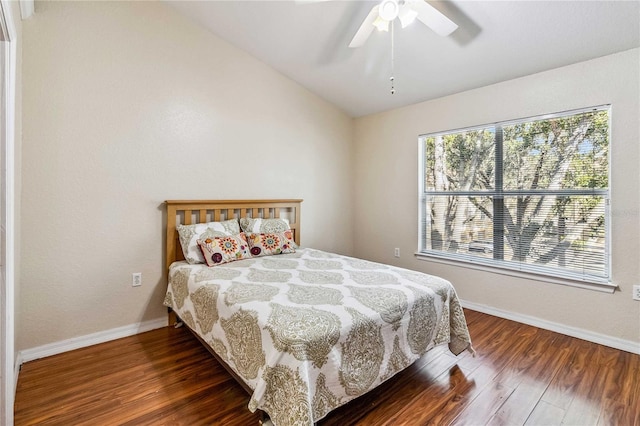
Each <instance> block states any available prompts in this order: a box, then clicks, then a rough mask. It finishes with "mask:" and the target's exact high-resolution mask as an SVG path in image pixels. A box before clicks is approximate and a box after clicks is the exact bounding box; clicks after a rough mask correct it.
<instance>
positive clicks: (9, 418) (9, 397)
mask: <svg viewBox="0 0 640 426" xmlns="http://www.w3.org/2000/svg"><path fill="white" fill-rule="evenodd" d="M0 42H1V43H2V46H0V54H1V55H2V56H1V57H0V62H1V63H0V66H1V67H2V74H1V75H2V82H1V83H0V84H2V85H3V90H2V96H1V97H2V99H1V104H0V123H1V124H2V131H1V132H0V133H1V134H0V154H1V155H0V158H1V159H2V165H1V167H0V170H1V171H0V180H1V181H2V184H0V197H2V203H1V204H0V208H1V209H2V211H0V226H2V227H3V228H4V232H5V238H4V247H2V250H1V254H0V257H1V258H0V264H1V265H3V268H0V269H3V272H4V274H3V275H4V277H3V278H4V280H3V281H4V282H3V283H2V284H3V285H1V286H0V316H1V322H2V324H1V327H0V338H1V343H2V345H1V348H0V364H1V365H0V369H1V371H0V377H1V379H0V398H1V399H2V402H1V403H0V423H3V424H5V425H13V404H14V400H15V391H16V383H17V380H16V366H15V358H16V354H15V321H14V314H15V216H14V215H15V127H14V126H15V108H16V102H15V100H16V99H15V97H16V84H15V82H16V59H17V58H16V32H15V26H14V23H13V17H12V12H11V5H10V4H9V2H8V1H7V0H0ZM0 244H1V242H0ZM0 282H2V280H1V279H0Z"/></svg>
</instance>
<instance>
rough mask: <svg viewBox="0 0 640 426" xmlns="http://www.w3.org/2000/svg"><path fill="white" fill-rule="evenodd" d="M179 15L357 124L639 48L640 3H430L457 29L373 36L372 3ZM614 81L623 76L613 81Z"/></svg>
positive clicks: (229, 7) (258, 5) (203, 4)
mask: <svg viewBox="0 0 640 426" xmlns="http://www.w3.org/2000/svg"><path fill="white" fill-rule="evenodd" d="M169 3H170V4H171V5H172V6H173V7H175V8H176V9H177V10H178V11H180V12H181V13H183V14H184V15H186V16H187V17H189V18H191V19H193V20H194V21H196V22H198V23H200V24H202V25H203V26H205V27H206V28H208V29H209V30H210V31H211V32H212V33H214V34H216V35H217V36H219V37H221V38H223V39H225V40H227V41H228V42H230V43H231V44H233V45H235V46H237V47H239V48H240V49H243V50H245V51H247V52H248V53H250V54H251V55H253V56H255V57H256V58H258V59H260V60H261V61H263V62H265V63H267V64H269V65H270V66H271V67H273V68H274V69H276V70H278V71H280V72H281V73H283V74H284V75H286V76H288V77H290V78H291V79H293V80H295V81H297V82H298V83H300V84H301V85H303V86H305V87H306V88H308V89H309V90H310V91H312V92H314V93H316V94H318V95H319V96H321V97H323V98H324V99H326V100H328V101H329V102H331V103H332V104H334V105H336V106H338V107H339V108H341V109H342V110H344V111H345V112H346V113H348V114H349V115H351V116H354V117H359V116H363V115H367V114H371V113H376V112H380V111H386V110H390V109H394V108H398V107H401V106H405V105H410V104H414V103H417V102H421V101H425V100H428V99H434V98H438V97H442V96H446V95H449V94H452V93H457V92H461V91H464V90H469V89H473V88H477V87H482V86H486V85H488V84H492V83H496V82H499V81H504V80H509V79H513V78H517V77H521V76H524V75H528V74H532V73H536V72H540V71H544V70H548V69H552V68H556V67H560V66H563V65H568V64H572V63H576V62H580V61H584V60H587V59H591V58H596V57H599V56H604V55H607V54H610V53H614V52H620V51H623V50H627V49H631V48H634V47H638V46H640V0H632V1H623V0H615V1H614V0H609V1H593V0H592V1H559V0H555V1H525V0H520V1H482V0H476V1H457V0H452V1H443V2H436V1H429V3H430V4H431V5H433V6H434V7H436V8H437V9H438V10H440V11H441V12H443V13H444V14H445V15H447V16H448V17H449V18H450V19H452V20H453V21H454V22H456V23H457V24H458V25H459V28H458V29H457V30H456V31H455V32H454V33H453V34H451V35H450V36H448V37H439V36H438V35H436V34H435V33H434V32H433V31H431V30H430V29H429V28H427V27H426V26H425V25H423V24H422V23H421V22H419V21H416V22H414V23H413V24H411V26H409V27H407V28H405V29H400V26H399V25H396V32H395V86H396V93H395V94H394V95H392V94H391V93H390V82H389V77H390V76H391V38H390V33H385V32H378V31H374V32H373V33H372V35H371V37H370V38H369V40H368V41H367V42H366V44H365V45H364V46H362V47H360V48H357V49H350V48H349V47H348V44H349V42H350V41H351V38H352V37H353V35H354V34H355V32H356V31H357V29H358V27H359V26H360V23H361V22H362V21H363V20H364V18H365V17H366V15H367V14H368V12H369V10H370V9H371V8H372V7H373V6H374V5H375V4H376V2H370V1H321V2H304V1H297V2H296V1H264V0H263V1H169ZM612 78H615V76H612Z"/></svg>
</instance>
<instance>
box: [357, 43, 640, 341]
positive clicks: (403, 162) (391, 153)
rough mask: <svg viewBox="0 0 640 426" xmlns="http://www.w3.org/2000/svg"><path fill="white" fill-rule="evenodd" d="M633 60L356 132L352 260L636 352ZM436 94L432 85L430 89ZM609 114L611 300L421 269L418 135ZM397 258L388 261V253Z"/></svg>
mask: <svg viewBox="0 0 640 426" xmlns="http://www.w3.org/2000/svg"><path fill="white" fill-rule="evenodd" d="M639 64H640V58H639V50H638V49H634V50H630V51H626V52H623V53H619V54H615V55H611V56H607V57H603V58H599V59H595V60H591V61H588V62H583V63H578V64H575V65H571V66H567V67H564V68H559V69H556V70H552V71H548V72H544V73H540V74H535V75H531V76H528V77H524V78H520V79H516V80H512V81H506V82H502V83H499V84H495V85H492V86H488V87H484V88H481V89H477V90H471V91H467V92H463V93H459V94H456V95H452V96H449V97H445V98H441V99H436V100H433V101H429V102H424V103H421V104H417V105H413V106H410V107H406V108H402V109H397V110H393V111H390V112H387V113H381V114H377V115H371V116H367V117H363V118H360V119H357V120H356V122H355V158H356V162H355V188H356V189H357V190H356V191H355V204H354V212H355V218H356V220H355V222H354V223H355V229H354V232H355V255H356V256H359V257H365V258H369V259H373V260H377V261H382V262H387V263H395V264H398V265H401V266H404V267H408V268H412V269H417V270H421V271H424V272H428V273H432V274H436V275H440V276H443V277H445V278H447V279H449V280H451V281H452V282H453V284H454V285H455V286H456V289H457V290H458V293H459V295H460V297H461V298H462V299H464V300H467V301H469V302H473V303H476V304H480V305H485V306H489V307H491V308H495V309H499V310H503V311H508V312H513V313H517V314H519V315H527V316H531V317H535V318H539V319H542V320H545V321H551V322H554V323H558V324H562V325H564V326H569V327H575V328H579V329H582V330H586V331H589V332H592V333H599V334H604V335H607V336H611V337H614V338H619V339H624V340H626V341H631V342H640V302H637V301H633V300H632V299H631V286H632V285H633V284H640V278H639V277H640V172H639V169H640V168H639V165H640V143H639V141H640V132H639V127H640V124H639V120H638V117H640V108H639V100H640V96H639V95H640V87H639V80H640V65H639ZM434 84H436V83H434ZM607 103H611V104H612V145H611V196H612V205H611V216H612V217H611V231H612V247H611V253H612V257H613V262H612V270H613V282H614V283H616V284H617V285H618V286H619V287H620V291H618V292H616V293H615V294H605V293H600V292H596V291H592V290H584V289H579V288H574V287H567V286H563V285H558V284H547V283H542V282H538V281H532V280H527V279H522V278H514V277H510V276H505V275H499V274H495V273H490V272H482V271H478V270H470V269H466V268H462V267H457V266H451V265H445V264H441V263H435V262H431V261H423V260H418V259H416V258H415V257H414V255H413V253H414V252H415V251H416V250H417V244H418V234H417V229H418V206H417V196H418V157H417V155H418V142H417V137H418V135H419V134H424V133H430V132H437V131H445V130H450V129H457V128H462V127H467V126H473V125H480V124H486V123H492V122H495V121H500V120H509V119H516V118H522V117H528V116H533V115H538V114H544V113H551V112H558V111H565V110H570V109H575V108H581V107H587V106H593V105H600V104H607ZM394 247H400V248H401V253H402V257H401V258H400V259H394V257H393V248H394Z"/></svg>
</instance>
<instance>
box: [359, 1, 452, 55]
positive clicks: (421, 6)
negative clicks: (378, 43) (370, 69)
mask: <svg viewBox="0 0 640 426" xmlns="http://www.w3.org/2000/svg"><path fill="white" fill-rule="evenodd" d="M396 18H398V19H399V20H400V24H401V25H402V28H405V27H406V26H407V25H409V24H411V23H412V22H413V21H414V20H415V19H416V18H417V19H418V20H419V21H421V22H422V23H423V24H425V25H426V26H427V27H429V28H431V29H432V30H433V31H434V32H435V33H436V34H438V35H440V36H443V37H445V36H448V35H449V34H451V33H452V32H454V31H455V30H456V28H458V25H456V24H455V23H454V22H453V21H452V20H450V19H449V18H447V17H446V16H444V15H443V14H442V13H441V12H440V11H439V10H438V9H436V8H435V7H433V6H431V5H430V4H429V3H427V2H426V1H424V0H382V2H380V4H377V5H376V6H374V7H373V8H372V9H371V11H370V12H369V14H368V15H367V17H366V18H365V20H364V22H362V24H361V25H360V28H359V29H358V31H357V32H356V34H355V36H353V40H351V43H349V47H360V46H362V45H363V44H364V43H365V42H366V41H367V39H368V38H369V36H370V35H371V32H372V31H373V29H374V28H377V29H378V30H379V31H389V23H390V22H391V23H393V21H394V20H395V19H396Z"/></svg>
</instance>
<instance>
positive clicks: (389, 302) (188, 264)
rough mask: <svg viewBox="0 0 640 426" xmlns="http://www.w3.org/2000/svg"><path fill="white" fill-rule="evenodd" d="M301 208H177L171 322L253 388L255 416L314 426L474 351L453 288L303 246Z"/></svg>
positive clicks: (267, 204)
mask: <svg viewBox="0 0 640 426" xmlns="http://www.w3.org/2000/svg"><path fill="white" fill-rule="evenodd" d="M301 202H302V200H297V199H295V200H222V201H199V200H191V201H166V207H167V229H166V248H167V251H166V266H167V271H168V286H167V292H166V297H165V301H164V304H165V306H167V307H168V308H169V312H170V316H169V321H170V323H171V324H172V323H174V322H175V321H176V319H175V316H176V315H177V317H179V319H180V320H181V321H182V322H183V323H184V324H186V326H187V327H188V328H189V329H190V330H191V331H192V332H193V333H194V334H195V335H196V336H197V337H198V338H199V339H200V341H201V342H202V343H203V344H204V345H205V346H206V347H207V349H208V350H209V351H210V352H211V353H212V354H213V355H214V356H215V357H216V358H217V359H218V361H220V362H221V363H222V365H223V366H224V367H225V368H226V369H227V370H228V371H229V373H230V374H232V375H233V377H235V378H236V380H237V381H238V382H239V383H240V384H241V385H242V386H243V387H244V388H245V390H247V392H248V393H249V395H250V400H249V406H248V408H249V409H250V410H251V411H252V412H254V411H256V410H261V411H263V412H265V413H266V414H267V415H268V416H269V418H270V419H271V421H272V422H273V423H274V424H275V425H277V426H290V425H313V424H314V423H316V422H317V421H318V420H320V419H322V418H323V417H325V416H326V415H327V414H328V413H329V412H331V411H332V410H334V409H335V408H337V407H339V406H342V405H344V404H346V403H347V402H349V401H351V400H353V399H355V398H357V397H358V396H360V395H363V394H365V393H366V392H368V391H369V390H371V389H373V388H375V387H376V386H378V385H380V384H382V383H383V382H385V381H386V380H388V379H389V378H391V377H393V376H394V375H395V374H396V373H398V372H400V371H402V370H403V369H405V368H406V367H408V366H409V365H411V364H412V363H413V362H414V361H416V360H417V359H418V358H420V357H421V356H422V355H424V354H425V353H426V352H427V351H429V350H430V349H432V348H434V347H436V346H439V345H444V344H447V345H448V347H449V349H450V350H451V352H452V353H454V354H455V355H458V354H460V353H462V352H463V351H465V350H470V351H473V349H472V348H471V340H470V337H469V332H468V330H467V326H466V322H465V318H464V313H463V310H462V307H461V305H460V302H459V300H458V298H457V295H456V293H455V290H454V288H453V286H452V285H451V284H450V283H449V282H448V281H446V280H444V279H442V278H439V277H436V276H432V275H427V274H423V273H419V272H415V271H411V270H407V269H402V268H398V267H394V266H390V265H384V264H380V263H375V262H369V261H365V260H362V259H357V258H352V257H347V256H341V255H338V254H334V253H328V252H325V251H322V250H317V249H313V248H301V247H300V205H301ZM234 221H238V222H240V223H241V226H238V228H236V227H235V224H234ZM212 222H213V223H214V225H210V224H211V223H212ZM204 224H207V225H204ZM220 224H222V225H220ZM203 226H204V227H205V228H206V232H205V231H203V229H205V228H203ZM216 226H217V227H218V228H216ZM214 228H215V229H214ZM238 229H240V231H241V234H238V235H239V236H238V235H236V236H232V234H233V233H234V232H236V231H237V230H238ZM244 231H246V232H244ZM194 240H196V241H197V246H196V248H195V249H194V248H193V244H192V243H193V241H194ZM275 240H279V243H278V244H279V245H278V244H275V243H274V241H275ZM223 243H224V244H223ZM189 244H191V245H189ZM225 244H226V245H225ZM273 244H275V245H273ZM218 246H220V247H222V249H221V250H223V252H222V256H221V255H220V250H219V249H218ZM183 247H184V249H183ZM187 247H189V249H190V250H193V251H191V252H190V251H189V249H187ZM212 247H213V249H212ZM225 247H229V250H231V248H233V250H234V251H232V252H230V253H232V254H229V255H228V256H227V254H225V253H226V252H225V251H224V250H226V249H225ZM198 248H200V250H198ZM260 248H261V249H262V251H259V250H260ZM216 250H217V251H216ZM270 250H271V251H270ZM196 255H204V257H203V258H204V262H205V263H198V261H197V259H196V257H195V256H196ZM224 256H227V257H224ZM185 258H186V259H187V260H185ZM200 261H202V258H200ZM216 261H217V262H219V263H215V262H216ZM212 262H213V263H212ZM207 263H209V264H212V266H208V264H207Z"/></svg>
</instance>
